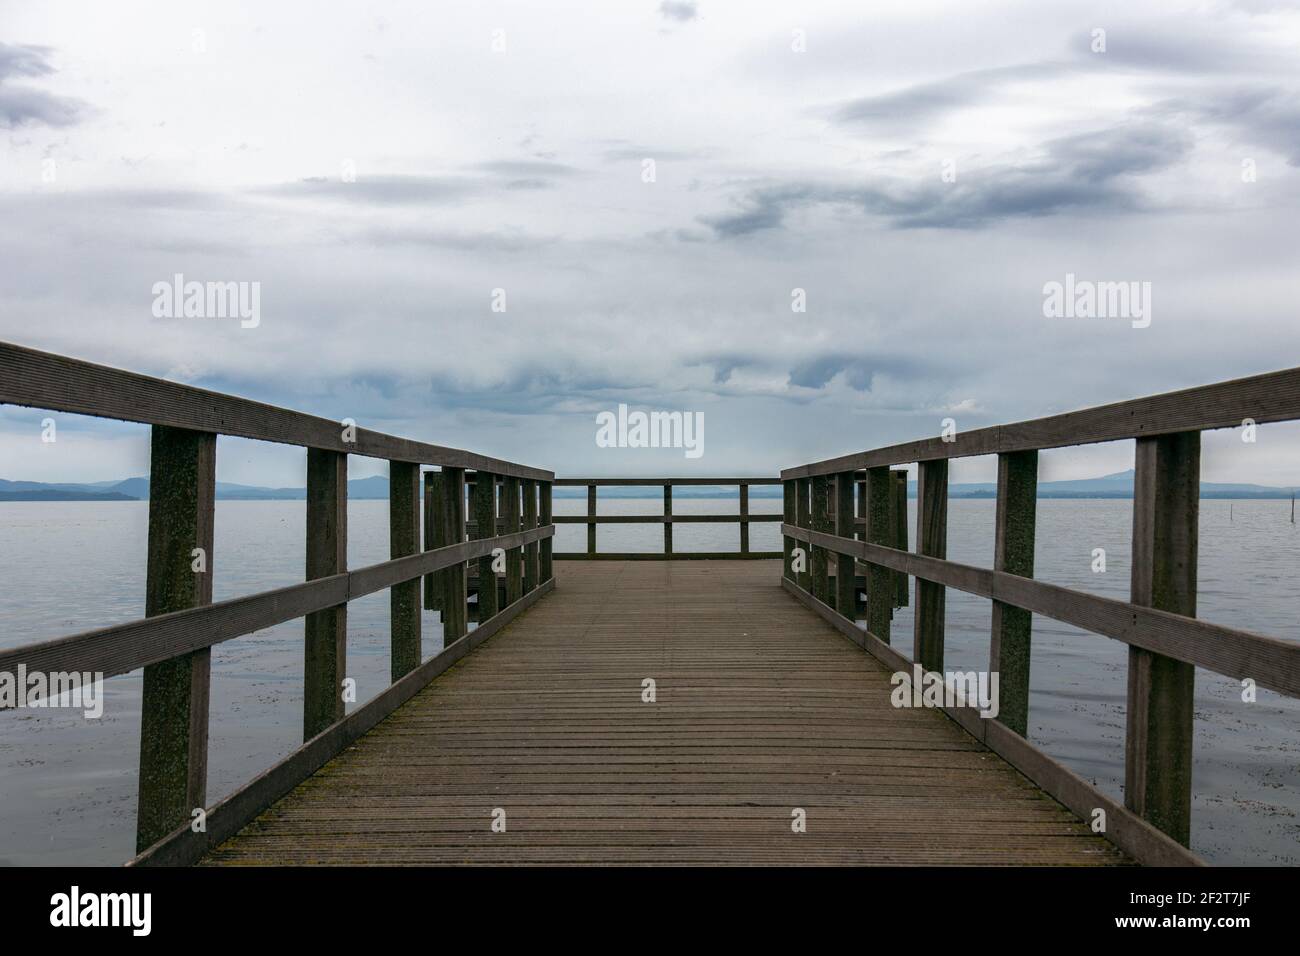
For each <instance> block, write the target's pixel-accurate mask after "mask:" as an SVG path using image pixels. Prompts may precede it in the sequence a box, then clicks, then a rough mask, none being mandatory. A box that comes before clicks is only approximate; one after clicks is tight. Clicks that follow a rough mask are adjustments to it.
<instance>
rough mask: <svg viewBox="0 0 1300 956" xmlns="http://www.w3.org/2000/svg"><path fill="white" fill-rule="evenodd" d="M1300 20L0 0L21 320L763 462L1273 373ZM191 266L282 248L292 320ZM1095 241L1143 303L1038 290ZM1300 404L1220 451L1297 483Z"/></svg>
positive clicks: (268, 284)
mask: <svg viewBox="0 0 1300 956" xmlns="http://www.w3.org/2000/svg"><path fill="white" fill-rule="evenodd" d="M1098 30H1104V31H1105V32H1104V43H1105V50H1104V52H1096V51H1094V47H1096V46H1098V40H1097V37H1098V36H1099V35H1098V34H1097V33H1096V32H1095V31H1098ZM502 46H504V49H501V47H502ZM801 46H802V47H803V49H802V50H800V49H797V48H798V47H801ZM1298 49H1300V10H1297V8H1296V5H1295V4H1292V3H1282V2H1271V0H1239V2H1235V3H1234V2H1205V3H1194V4H1176V3H1150V4H1142V3H1134V2H1131V0H1129V2H1122V3H1113V4H1107V3H1096V2H1089V3H1072V2H1051V3H1044V2H1042V0H1027V2H1015V3H993V2H989V3H979V4H974V3H969V2H965V3H931V2H924V0H904V2H897V3H892V2H872V3H870V4H864V3H862V2H860V0H856V2H845V3H816V2H801V3H763V2H754V0H746V2H728V3H723V2H719V0H700V2H698V3H690V2H676V3H659V2H658V0H619V2H595V0H593V2H589V3H567V2H552V3H546V4H538V3H525V2H513V3H473V4H441V3H440V4H427V3H388V4H385V3H360V4H330V5H324V4H320V3H280V2H277V3H265V2H263V3H243V2H231V0H223V2H220V3H178V2H175V0H172V2H166V3H133V4H131V5H130V6H129V8H123V7H120V6H118V5H110V4H103V3H60V2H49V3H39V4H34V3H10V2H0V142H3V157H4V161H3V163H2V164H0V263H2V265H0V302H2V303H3V307H2V308H0V338H3V339H5V340H8V341H11V342H17V343H20V344H23V345H28V346H32V347H36V348H42V349H48V350H51V351H56V352H61V353H65V354H68V355H73V356H76V357H80V358H85V359H90V360H93V361H99V362H105V363H109V364H113V365H119V366H122V367H126V368H130V369H134V370H137V371H142V372H147V373H150V374H155V375H163V376H166V377H168V378H172V379H175V380H177V381H184V382H189V383H192V384H196V385H201V386H204V387H208V388H215V389H219V390H223V391H231V392H235V393H238V394H241V395H246V396H249V397H253V398H257V399H260V400H264V401H270V402H275V403H277V404H284V405H289V406H292V407H295V408H299V409H302V410H305V411H311V412H314V413H317V414H321V415H326V416H330V417H334V418H339V419H341V418H344V417H350V418H353V419H355V420H357V421H358V422H359V423H361V424H362V425H364V426H367V427H373V428H377V429H381V430H385V431H391V432H395V433H398V434H402V435H407V436H411V437H416V438H421V439H425V440H430V441H436V442H439V443H442V444H449V445H455V446H459V447H468V448H472V449H474V450H476V451H481V452H485V453H489V454H494V455H500V456H503V457H508V458H512V459H515V460H519V461H524V462H527V463H530V464H535V465H540V466H543V467H549V468H552V469H554V470H555V471H556V472H557V473H559V474H568V475H574V474H583V473H590V474H597V475H618V474H638V473H647V474H699V475H707V474H713V475H720V474H734V473H740V474H771V473H774V472H775V471H776V470H777V469H779V468H781V467H787V466H790V465H794V464H799V463H802V462H804V461H808V460H812V459H817V458H823V457H828V456H831V455H836V454H842V453H845V452H849V451H853V450H862V449H865V448H868V447H874V446H877V445H883V444H889V443H892V442H895V441H902V440H907V439H913V438H918V437H923V436H929V435H935V434H937V433H938V432H939V430H940V427H941V424H940V423H941V421H942V419H944V418H947V417H952V418H954V419H955V420H956V422H957V425H958V427H959V428H962V429H968V428H975V427H979V426H982V425H988V424H995V423H998V422H1004V421H1013V420H1018V419H1022V418H1029V417H1037V416H1040V415H1045V414H1050V413H1053V412H1057V411H1064V410H1069V409H1072V408H1077V407H1082V406H1087V405H1096V404H1101V403H1104V402H1109V401H1115V400H1119V399H1124V398H1131V397H1135V396H1138V395H1142V394H1148V393H1152V392H1158V391H1165V390H1168V389H1171V388H1180V387H1185V386H1191V385H1198V384H1204V383H1208V382H1211V381H1216V380H1221V379H1226V378H1233V377H1237V376H1240V375H1247V374H1253V373H1256V372H1263V371H1271V370H1274V369H1277V368H1282V367H1286V366H1291V365H1296V364H1300V348H1297V345H1298V344H1300V326H1298V320H1300V310H1298V309H1297V303H1298V302H1300V272H1298V270H1297V265H1298V260H1300V242H1298V241H1297V234H1298V232H1300V226H1298V224H1300V216H1298V215H1297V212H1298V211H1300V210H1298V208H1297V207H1300V85H1298V83H1297V80H1298V79H1300V55H1297V50H1298ZM647 159H651V160H653V161H654V169H655V180H654V181H653V182H646V181H644V179H645V177H644V175H643V170H644V168H645V160H647ZM51 161H52V162H51ZM1246 161H1249V163H1247V162H1246ZM1251 164H1253V170H1254V177H1253V178H1254V181H1244V180H1246V179H1249V178H1250V177H1246V176H1243V170H1244V169H1245V168H1246V166H1247V165H1251ZM945 169H947V170H949V171H952V170H955V173H956V176H955V181H946V179H952V177H951V176H949V177H946V178H945V176H944V171H945ZM348 170H355V181H354V182H348V181H345V180H347V179H350V178H352V177H351V176H350V175H348V174H347V171H348ZM176 273H182V274H183V275H184V276H185V277H186V278H187V279H191V280H199V281H217V280H221V281H242V282H254V281H255V282H259V283H260V287H261V321H260V324H259V325H258V326H257V327H256V328H241V327H240V324H239V323H238V322H237V321H235V320H220V319H192V318H191V319H184V318H181V319H165V318H164V319H159V318H155V317H154V315H153V313H152V308H151V307H152V304H153V294H152V291H151V289H152V287H153V284H154V283H155V282H159V281H164V280H169V279H170V278H171V277H172V276H173V275H174V274H176ZM1067 273H1073V274H1075V275H1076V276H1078V277H1079V278H1080V279H1089V280H1097V281H1117V280H1135V281H1145V282H1150V283H1151V288H1152V310H1151V312H1152V314H1151V318H1152V321H1151V324H1150V326H1149V327H1148V328H1134V327H1132V323H1130V322H1129V321H1127V320H1125V319H1052V318H1045V317H1044V315H1043V286H1044V284H1045V283H1048V282H1051V281H1063V280H1064V278H1065V276H1066V274H1067ZM796 288H800V289H804V290H805V291H806V296H807V312H806V313H795V312H793V311H792V309H791V293H792V290H793V289H796ZM494 289H504V290H505V292H506V308H507V311H506V312H504V313H495V312H493V311H492V309H491V305H492V294H493V290H494ZM620 402H623V403H627V404H628V405H630V406H632V407H633V408H641V409H648V410H649V409H666V410H683V411H698V412H703V413H704V417H705V436H704V438H705V446H704V448H705V453H704V455H703V456H702V457H700V458H698V459H687V458H685V456H684V455H683V453H682V451H681V450H673V451H652V450H640V449H623V450H620V449H601V448H598V447H597V446H596V443H595V432H596V423H595V417H596V414H597V413H598V412H600V411H602V410H606V409H614V408H616V407H617V405H618V404H619V403H620ZM42 417H44V416H43V415H41V414H40V413H38V412H28V411H25V410H20V409H14V408H12V407H5V408H3V409H0V477H5V478H12V479H19V478H23V479H34V480H87V481H90V480H105V479H110V478H118V477H126V476H128V475H133V474H140V473H143V472H145V471H146V470H147V430H146V429H144V428H141V427H138V426H136V427H126V426H120V425H111V424H103V423H93V422H89V421H87V420H76V419H73V418H71V417H68V416H62V417H60V418H59V427H60V431H59V440H58V441H57V442H56V443H54V444H53V445H49V444H42V443H41V442H40V420H41V418H42ZM1296 437H1297V431H1296V430H1295V429H1292V428H1289V427H1284V426H1274V427H1272V428H1264V429H1262V430H1261V433H1260V440H1259V442H1258V443H1257V444H1255V445H1246V444H1243V443H1242V442H1240V441H1239V440H1238V439H1237V438H1236V437H1235V436H1234V435H1233V434H1232V433H1231V432H1226V433H1220V434H1218V435H1215V436H1213V437H1212V438H1209V439H1207V445H1206V453H1205V468H1204V474H1205V477H1206V478H1207V479H1214V480H1246V481H1260V482H1263V483H1272V484H1300V455H1297V454H1296V453H1294V452H1295V450H1296V449H1297V445H1296ZM221 449H222V452H221V454H220V455H219V474H220V477H222V478H223V479H224V480H230V481H242V482H247V483H257V484H277V485H301V484H302V482H303V478H302V471H301V468H302V457H301V453H299V452H296V451H292V450H286V449H281V448H275V447H274V446H264V445H258V444H255V443H250V442H238V441H223V442H222V445H221ZM1131 460H1132V446H1131V443H1122V444H1117V445H1113V446H1105V447H1103V448H1100V449H1093V450H1091V451H1090V452H1087V453H1079V452H1069V451H1062V452H1052V453H1047V454H1045V455H1044V459H1043V461H1044V471H1043V478H1044V479H1052V478H1070V477H1087V476H1091V475H1095V474H1101V473H1105V472H1107V471H1115V470H1119V469H1122V468H1126V467H1129V465H1130V463H1131ZM383 470H384V468H383V465H382V464H381V463H376V462H357V463H355V466H354V469H353V473H354V475H355V474H368V473H382V472H383ZM990 474H991V463H990V462H989V461H988V460H987V459H983V460H979V461H975V462H970V463H967V464H965V465H963V466H962V467H959V468H956V469H955V470H954V479H955V480H984V479H986V478H987V477H988V476H989V475H990Z"/></svg>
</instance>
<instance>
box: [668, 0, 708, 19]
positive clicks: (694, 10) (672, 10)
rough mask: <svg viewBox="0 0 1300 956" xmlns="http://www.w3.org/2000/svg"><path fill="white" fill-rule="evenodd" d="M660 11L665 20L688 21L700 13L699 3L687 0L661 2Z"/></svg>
mask: <svg viewBox="0 0 1300 956" xmlns="http://www.w3.org/2000/svg"><path fill="white" fill-rule="evenodd" d="M659 13H660V15H662V16H663V18H664V19H665V20H675V21H676V22H678V23H688V22H689V21H691V20H694V19H695V17H696V15H697V14H698V13H699V4H697V3H692V2H687V0H664V2H663V3H661V4H659Z"/></svg>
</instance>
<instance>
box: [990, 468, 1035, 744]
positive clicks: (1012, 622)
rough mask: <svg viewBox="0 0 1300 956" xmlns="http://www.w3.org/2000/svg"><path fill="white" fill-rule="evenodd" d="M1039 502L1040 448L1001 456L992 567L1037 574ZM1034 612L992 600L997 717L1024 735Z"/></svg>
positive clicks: (1021, 573) (1025, 574) (1025, 575)
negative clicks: (1036, 530) (997, 702)
mask: <svg viewBox="0 0 1300 956" xmlns="http://www.w3.org/2000/svg"><path fill="white" fill-rule="evenodd" d="M1037 507H1038V452H1036V451H1019V452H1014V453H1011V454H1005V455H999V456H998V500H997V513H996V516H995V519H994V521H995V532H994V533H995V541H994V552H993V570H995V571H1001V572H1004V573H1006V574H1015V575H1019V576H1021V577H1026V578H1032V577H1033V576H1034V524H1035V516H1036V509H1037ZM1032 628H1033V615H1032V614H1030V612H1029V611H1028V610H1026V609H1025V608H1022V607H1017V606H1015V605H1013V604H1007V603H1004V602H1002V601H994V602H993V636H992V641H991V645H990V648H989V670H990V671H991V672H993V673H996V674H997V675H998V693H999V695H1000V700H1001V712H1000V713H999V714H998V720H1000V721H1002V723H1003V724H1005V725H1006V726H1007V727H1008V728H1010V729H1011V730H1014V731H1015V732H1016V733H1018V734H1020V736H1022V737H1024V736H1026V735H1027V733H1028V727H1029V660H1030V641H1031V632H1032Z"/></svg>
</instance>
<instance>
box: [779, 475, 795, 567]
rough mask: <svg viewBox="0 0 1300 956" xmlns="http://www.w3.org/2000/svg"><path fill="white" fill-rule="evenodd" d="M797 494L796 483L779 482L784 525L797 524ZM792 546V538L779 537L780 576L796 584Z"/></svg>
mask: <svg viewBox="0 0 1300 956" xmlns="http://www.w3.org/2000/svg"><path fill="white" fill-rule="evenodd" d="M798 493H799V489H798V482H796V481H793V480H791V481H783V482H781V497H782V501H783V504H784V510H783V511H782V515H783V520H784V521H785V523H786V524H789V525H793V524H798V522H799V512H798V510H797V509H796V507H795V497H796V495H798ZM794 546H795V539H794V538H792V537H790V536H789V535H788V534H787V535H782V536H781V575H782V577H784V578H785V579H786V580H788V581H790V582H792V583H796V584H797V583H798V578H797V577H796V576H795V573H794Z"/></svg>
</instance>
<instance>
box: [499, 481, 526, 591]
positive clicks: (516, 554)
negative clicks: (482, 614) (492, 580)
mask: <svg viewBox="0 0 1300 956" xmlns="http://www.w3.org/2000/svg"><path fill="white" fill-rule="evenodd" d="M501 494H502V502H501V520H502V522H503V523H504V525H505V529H506V532H507V533H513V532H515V531H518V530H519V529H520V526H521V525H522V523H523V515H522V513H521V511H520V508H521V506H522V501H521V498H520V489H519V479H517V478H506V480H505V483H504V485H503V487H502V491H501ZM523 596H524V559H523V551H522V550H521V549H519V548H510V549H508V550H507V551H506V607H509V606H510V605H511V604H514V603H515V602H516V601H519V600H520V599H521V598H522V597H523Z"/></svg>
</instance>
